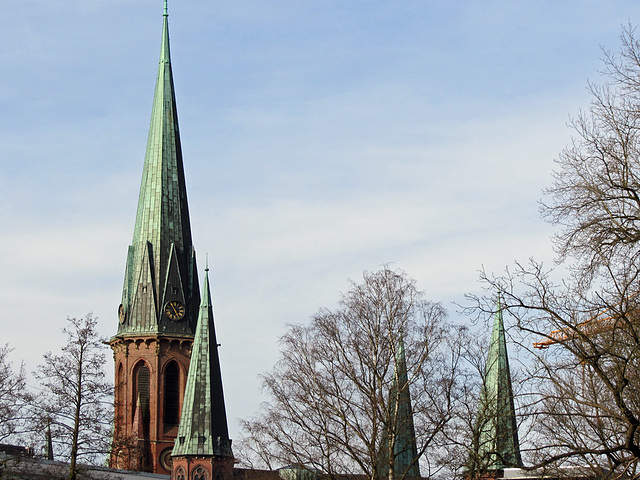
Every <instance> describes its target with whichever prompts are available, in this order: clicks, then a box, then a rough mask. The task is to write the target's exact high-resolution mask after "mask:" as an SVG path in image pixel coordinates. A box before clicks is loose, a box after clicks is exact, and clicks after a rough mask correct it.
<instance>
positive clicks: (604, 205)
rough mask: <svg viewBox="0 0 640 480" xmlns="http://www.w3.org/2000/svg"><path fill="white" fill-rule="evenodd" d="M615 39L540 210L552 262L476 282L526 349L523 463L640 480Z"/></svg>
mask: <svg viewBox="0 0 640 480" xmlns="http://www.w3.org/2000/svg"><path fill="white" fill-rule="evenodd" d="M621 39H622V47H621V49H620V51H619V52H618V53H611V52H605V56H604V70H603V78H604V82H603V83H602V84H601V85H595V84H591V85H590V86H589V88H590V92H591V94H592V102H591V105H590V106H589V108H588V109H587V110H586V111H584V112H581V113H580V114H579V115H578V116H577V117H575V118H574V119H573V121H572V127H573V130H574V132H575V138H574V139H573V141H572V143H571V145H570V146H568V147H567V148H566V149H565V150H564V151H563V152H562V153H561V154H560V156H559V158H558V160H557V165H558V167H557V169H556V171H555V172H554V182H553V184H552V186H551V187H550V188H549V189H548V190H547V191H546V199H545V201H544V203H543V206H542V213H543V215H544V216H545V217H546V218H547V219H548V220H550V221H551V222H552V223H554V224H556V225H558V226H560V227H561V228H562V231H561V232H560V234H559V235H558V236H556V237H555V239H554V242H555V246H556V249H557V252H558V253H559V262H560V263H561V264H562V265H561V270H560V269H548V268H546V267H545V266H543V265H542V264H541V263H539V262H536V261H534V260H530V261H529V262H528V263H519V264H516V266H515V268H513V269H511V270H510V271H507V272H506V274H504V275H501V276H498V277H494V276H490V275H486V274H483V278H484V280H485V282H486V283H487V285H488V287H489V288H490V289H491V290H492V291H495V290H496V289H500V290H502V291H503V292H504V305H503V307H504V308H505V309H506V310H507V311H509V313H511V318H512V320H513V324H514V326H515V327H516V328H514V329H513V330H512V332H511V333H512V335H514V336H516V337H518V338H519V341H520V343H521V345H522V347H523V348H524V349H525V350H527V351H528V352H529V354H530V364H529V365H530V369H529V379H528V382H529V384H528V388H529V391H530V392H532V393H531V394H530V395H529V396H528V403H529V404H530V405H531V407H532V408H533V410H534V412H535V416H534V417H532V418H533V420H532V425H533V426H534V428H535V429H536V430H537V433H538V435H537V437H536V439H535V442H531V444H530V445H529V447H530V450H529V455H528V459H529V461H530V462H532V463H533V464H534V465H537V466H544V467H549V468H551V467H558V466H562V465H587V466H592V467H594V468H603V469H605V470H606V471H607V472H609V473H608V475H609V477H608V478H623V477H624V478H640V386H639V385H640V309H639V307H640V305H639V302H640V295H639V292H640V137H639V128H640V43H639V42H638V40H637V38H636V32H635V29H634V28H632V27H627V28H625V29H624V30H623V32H622V35H621ZM476 300H478V303H477V305H478V306H479V308H480V309H481V310H485V311H490V310H491V308H492V306H493V305H492V304H491V301H490V300H488V299H476ZM534 342H535V343H537V345H536V346H538V347H542V348H541V349H540V350H538V349H534V348H532V344H533V343H534ZM546 347H548V348H546Z"/></svg>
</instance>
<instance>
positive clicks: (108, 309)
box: [0, 0, 640, 438]
mask: <svg viewBox="0 0 640 480" xmlns="http://www.w3.org/2000/svg"><path fill="white" fill-rule="evenodd" d="M169 13H170V18H169V23H170V36H171V49H172V61H173V62H172V63H173V72H174V78H175V84H176V96H177V102H178V113H179V121H180V129H181V136H182V145H183V153H184V159H185V173H186V178H187V188H188V194H189V206H190V211H191V222H192V229H193V238H194V243H195V246H196V249H197V252H198V260H199V263H200V267H201V269H202V268H204V260H205V254H206V253H208V254H209V259H210V260H209V261H210V265H211V268H212V271H211V280H212V289H213V291H212V295H213V299H214V304H215V314H216V327H217V331H218V337H219V339H220V341H221V343H222V349H221V357H222V368H223V377H224V382H225V394H226V398H227V412H228V415H229V421H230V428H231V434H232V437H234V438H237V437H238V428H237V422H236V419H237V418H244V417H248V416H250V415H252V414H254V413H255V412H256V411H257V409H258V406H259V403H260V401H261V400H262V397H261V396H260V392H259V382H258V379H257V375H258V374H259V373H260V372H263V371H265V370H266V369H268V368H270V366H271V365H273V363H274V362H275V360H276V356H277V349H278V345H277V339H278V337H279V336H280V335H281V334H282V333H283V332H284V328H285V325H286V324H287V323H294V322H305V321H306V320H307V319H308V318H309V317H310V316H311V315H312V314H313V313H314V312H315V311H316V310H317V309H318V308H319V307H321V306H328V307H331V306H333V305H335V302H336V301H337V299H338V296H339V292H340V291H344V290H345V289H346V288H348V281H347V279H348V278H352V279H354V280H357V279H358V278H360V277H361V272H362V271H363V270H375V269H377V268H379V267H380V266H381V265H382V264H385V263H389V262H391V263H393V265H394V266H396V267H399V268H402V269H404V270H405V271H407V272H408V273H409V274H410V275H411V276H413V277H414V278H416V280H417V281H418V285H419V286H420V288H422V289H423V290H425V291H426V295H427V297H428V298H430V299H432V300H439V301H442V302H443V303H444V304H445V306H446V307H447V308H448V309H449V311H450V314H451V317H452V318H453V319H455V320H457V321H469V320H468V319H465V318H463V317H461V316H460V314H458V313H457V312H456V310H457V308H456V307H455V305H453V304H452V302H458V303H464V302H465V300H464V294H465V293H467V292H474V293H480V292H481V285H480V284H479V283H478V282H477V278H478V270H479V269H480V268H482V266H484V267H485V268H486V269H487V270H489V271H500V270H502V269H503V268H504V267H505V266H506V265H508V264H511V263H512V262H513V261H514V260H515V259H518V260H526V259H527V258H528V257H529V256H532V255H533V256H535V257H536V258H538V259H541V260H545V261H546V262H548V263H549V264H551V262H552V260H553V253H552V250H551V244H550V242H549V237H550V235H551V234H552V233H553V229H552V228H551V227H550V226H549V225H547V224H545V223H544V222H543V221H542V220H540V219H539V214H538V204H537V202H538V201H539V199H540V198H541V195H542V194H541V191H542V189H543V188H544V187H545V186H546V185H548V184H549V183H550V180H551V171H552V169H553V165H554V164H553V160H554V158H555V157H556V156H557V154H558V153H559V152H560V151H561V149H562V148H563V146H565V145H566V144H567V143H569V142H570V138H571V131H570V129H569V128H567V126H566V125H567V121H568V119H569V115H570V114H575V113H577V112H578V111H579V109H580V108H585V107H588V102H589V95H588V92H587V89H586V85H587V81H588V80H589V81H595V82H598V81H599V78H600V77H599V74H598V69H599V68H600V67H601V57H602V51H601V46H603V47H604V48H607V49H610V50H616V49H617V48H618V46H619V40H618V37H619V34H620V31H621V26H622V25H623V24H626V23H627V22H631V24H634V23H635V22H638V21H640V5H639V4H637V2H632V1H611V2H596V1H580V2H578V1H573V0H566V1H563V2H558V1H528V2H525V1H498V0H496V1H484V2H479V1H470V0H468V1H466V0H465V1H463V0H460V1H427V0H423V1H409V0H406V1H405V0H396V1H386V2H383V1H360V0H351V1H348V0H341V1H338V0H335V1H334V0H323V1H320V0H316V1H304V0H298V1H285V0H282V1H272V2H267V1H265V0H255V1H249V0H235V1H233V2H204V1H195V0H194V1H190V2H185V1H182V2H178V1H170V3H169ZM0 18H2V20H3V21H2V24H3V28H2V29H0V61H1V64H2V68H0V109H1V110H0V111H1V112H2V115H0V205H1V206H0V222H1V224H2V226H3V227H2V234H1V235H0V251H1V252H2V254H0V291H2V296H1V298H2V305H3V309H2V313H3V314H2V320H0V322H1V323H0V331H1V332H2V335H0V342H1V343H4V342H10V344H11V345H12V346H13V347H14V348H15V351H14V353H13V355H12V359H13V360H14V361H15V362H19V361H20V360H21V359H24V360H25V361H26V362H27V367H28V369H29V370H33V369H35V367H36V365H37V364H38V363H39V362H40V360H41V355H42V353H44V352H45V351H46V350H56V349H58V348H59V347H60V345H61V343H62V341H63V339H62V335H61V334H60V329H61V328H62V327H63V326H64V319H65V318H66V316H67V315H71V316H78V315H83V314H85V313H87V312H89V311H92V312H93V313H94V315H96V316H98V317H99V319H100V330H101V331H102V333H103V334H104V335H105V336H110V335H112V334H114V333H115V331H116V325H117V316H116V310H117V307H118V304H119V301H120V294H121V288H122V280H123V274H124V262H125V258H126V252H127V246H128V245H129V243H130V241H131V236H132V233H133V224H134V219H135V211H136V202H137V197H138V189H139V185H140V175H141V172H142V163H143V159H144V150H145V145H146V136H147V129H148V125H149V118H150V112H151V100H152V96H153V88H154V84H155V75H156V70H157V61H158V55H159V51H160V34H161V22H162V2H161V0H136V1H133V0H112V1H109V2H99V1H96V0H61V1H57V2H51V1H49V0H47V1H45V0H20V1H18V0H7V1H5V2H3V5H2V9H1V13H0ZM109 368H110V369H111V368H112V367H111V365H109ZM110 372H111V370H110ZM110 374H111V373H110Z"/></svg>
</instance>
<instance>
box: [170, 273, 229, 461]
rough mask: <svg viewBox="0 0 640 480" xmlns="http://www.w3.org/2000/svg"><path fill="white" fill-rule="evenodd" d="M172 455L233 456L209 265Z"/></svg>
mask: <svg viewBox="0 0 640 480" xmlns="http://www.w3.org/2000/svg"><path fill="white" fill-rule="evenodd" d="M173 456H174V457H175V456H215V457H233V453H232V452H231V440H229V432H228V429H227V414H226V411H225V406H224V395H223V392H222V375H221V373H220V358H219V357H218V343H217V340H216V332H215V327H214V323H213V307H212V305H211V292H210V288H209V271H208V269H207V270H206V271H205V277H204V285H203V287H202V303H201V304H200V313H199V315H198V326H197V328H196V335H195V338H194V340H193V348H192V350H191V363H190V365H189V375H188V376H187V385H186V387H185V392H184V401H183V403H182V413H181V414H180V426H179V427H178V437H177V438H176V443H175V445H174V447H173Z"/></svg>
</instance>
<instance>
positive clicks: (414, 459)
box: [379, 339, 420, 478]
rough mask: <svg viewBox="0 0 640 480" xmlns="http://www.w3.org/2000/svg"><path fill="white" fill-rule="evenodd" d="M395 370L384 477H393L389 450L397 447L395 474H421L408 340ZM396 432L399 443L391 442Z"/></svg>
mask: <svg viewBox="0 0 640 480" xmlns="http://www.w3.org/2000/svg"><path fill="white" fill-rule="evenodd" d="M395 363H396V364H395V371H394V377H393V382H392V384H391V390H390V392H389V415H388V419H389V423H390V425H389V427H388V428H386V429H385V431H384V435H383V441H382V444H381V447H382V449H381V455H380V460H379V462H380V468H379V469H380V472H379V473H380V476H381V478H387V477H388V476H389V462H388V456H387V455H388V452H389V451H390V450H391V447H393V456H394V464H393V470H394V474H395V475H394V476H395V477H398V478H400V477H415V478H417V477H420V465H419V464H418V449H417V445H416V433H415V428H414V425H413V408H412V407H411V393H410V392H409V379H408V376H407V361H406V358H405V353H404V342H403V341H402V339H400V341H399V344H398V349H397V354H396V360H395ZM392 429H393V431H394V432H395V442H394V443H393V445H390V442H391V441H392V438H393V437H394V435H390V430H392Z"/></svg>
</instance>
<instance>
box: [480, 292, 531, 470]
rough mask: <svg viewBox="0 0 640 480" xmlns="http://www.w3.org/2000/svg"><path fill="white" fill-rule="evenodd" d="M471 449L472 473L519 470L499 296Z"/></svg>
mask: <svg viewBox="0 0 640 480" xmlns="http://www.w3.org/2000/svg"><path fill="white" fill-rule="evenodd" d="M473 449H474V452H473V453H472V458H470V459H469V463H470V465H471V464H473V469H474V470H475V471H480V470H483V471H487V470H499V469H503V468H505V467H521V466H522V458H521V455H520V443H519V441H518V425H517V423H516V414H515V408H514V404H513V388H512V385H511V372H510V371H509V355H508V353H507V342H506V339H505V333H504V321H503V318H502V305H501V301H500V293H499V294H498V302H497V307H496V314H495V316H494V321H493V331H492V332H491V342H490V344H489V351H488V353H487V363H486V365H485V376H484V382H483V386H482V390H481V392H480V402H479V405H478V417H477V421H476V431H475V432H474V446H473Z"/></svg>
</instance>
